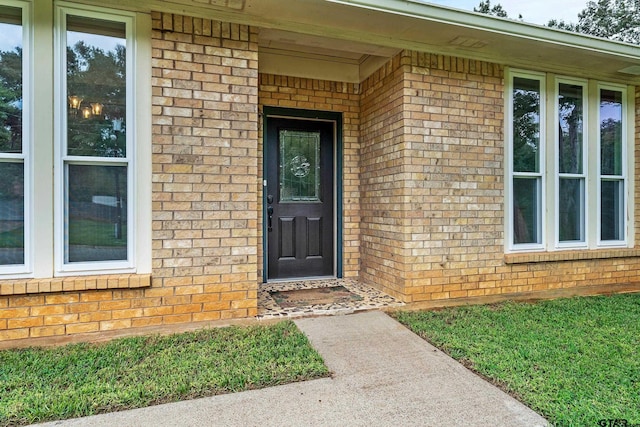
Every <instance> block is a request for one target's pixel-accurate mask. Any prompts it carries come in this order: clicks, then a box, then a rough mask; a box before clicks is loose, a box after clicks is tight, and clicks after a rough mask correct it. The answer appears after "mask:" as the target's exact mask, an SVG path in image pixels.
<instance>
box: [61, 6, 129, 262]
mask: <svg viewBox="0 0 640 427" xmlns="http://www.w3.org/2000/svg"><path fill="white" fill-rule="evenodd" d="M61 16H62V19H61V21H62V25H61V31H62V32H63V34H62V35H63V39H64V40H65V41H66V43H64V44H61V48H63V49H64V50H65V52H64V54H63V55H61V57H62V58H63V63H62V64H61V65H62V67H63V68H64V70H65V73H64V75H65V76H66V94H65V99H66V115H65V117H64V118H63V120H62V123H63V124H64V123H66V129H64V130H63V131H62V132H61V134H62V141H61V161H62V167H61V170H62V171H63V176H61V180H62V193H63V194H64V195H63V199H64V203H63V209H62V215H61V216H62V218H61V223H62V224H63V225H64V227H63V228H62V232H63V236H62V238H61V239H60V241H61V243H62V244H63V250H62V255H63V257H62V258H63V259H62V267H61V268H62V269H69V268H73V266H74V265H78V264H81V263H94V262H103V261H110V262H122V263H127V261H128V260H129V251H128V248H129V247H130V242H129V240H130V239H129V236H130V230H129V229H130V227H129V226H128V225H129V224H130V223H131V221H130V215H131V214H132V211H131V210H130V209H129V206H130V204H129V203H128V201H129V199H130V198H129V197H128V196H129V193H130V186H129V183H130V180H131V179H130V176H129V175H130V170H131V167H130V163H131V160H130V158H131V157H130V152H131V148H130V138H128V132H127V130H128V129H127V128H128V124H129V123H130V121H129V120H128V110H129V109H130V108H128V105H127V104H128V100H129V99H131V96H130V94H129V93H128V92H129V84H128V82H129V79H128V73H127V68H128V67H127V63H128V61H129V56H128V55H127V26H128V25H129V23H128V21H127V20H113V19H111V18H110V17H106V16H104V15H102V14H98V13H95V12H93V13H91V12H85V13H84V14H82V15H80V14H78V12H77V11H66V10H64V9H63V11H62V14H61Z"/></svg>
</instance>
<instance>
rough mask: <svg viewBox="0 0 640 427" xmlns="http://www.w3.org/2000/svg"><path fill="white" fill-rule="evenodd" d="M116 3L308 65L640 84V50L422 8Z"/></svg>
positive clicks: (409, 3)
mask: <svg viewBox="0 0 640 427" xmlns="http://www.w3.org/2000/svg"><path fill="white" fill-rule="evenodd" d="M77 1H81V2H84V3H91V4H102V3H104V2H103V1H98V0H77ZM109 3H110V5H112V6H114V7H117V6H119V7H123V8H127V9H134V10H140V11H152V10H154V11H165V12H172V13H181V14H187V15H192V16H197V17H206V18H211V19H216V20H221V21H228V22H236V23H242V24H247V25H252V26H255V27H258V28H260V32H261V35H262V37H261V38H260V43H261V47H262V48H263V52H264V53H266V54H269V53H268V49H275V50H278V51H279V53H280V54H281V55H282V54H284V53H285V52H287V55H286V56H290V55H291V54H294V55H295V53H296V52H298V53H299V54H300V55H301V57H302V58H305V57H306V56H308V54H317V55H320V56H322V57H323V59H324V60H328V59H330V58H335V59H336V64H340V63H343V62H342V61H344V60H345V59H349V58H350V55H349V54H350V53H356V54H361V56H360V60H359V61H360V62H361V63H364V62H366V61H367V59H366V58H374V59H375V58H385V57H386V58H388V57H390V56H392V52H395V51H399V50H401V49H411V50H417V51H423V52H429V53H436V54H443V55H453V56H459V57H464V58H470V59H476V60H484V61H488V62H494V63H499V64H503V65H508V66H512V67H520V68H528V69H534V70H541V71H551V72H557V73H564V74H568V75H575V76H582V77H594V78H602V79H610V80H612V81H620V82H625V83H631V84H640V76H637V75H634V74H629V73H624V72H620V70H624V69H629V67H635V66H640V48H638V46H634V45H629V44H624V43H617V42H612V41H608V40H604V39H599V38H594V37H588V36H583V35H578V34H574V33H569V32H566V31H560V30H553V29H550V28H546V27H543V26H539V25H533V24H526V23H522V22H520V21H515V20H509V19H502V18H496V17H492V16H487V15H483V14H479V13H474V12H467V11H461V10H457V9H452V8H448V7H444V6H439V5H433V4H428V3H425V2H421V1H417V0H138V1H137V2H131V1H130V0H110V2H109ZM284 33H288V34H291V33H293V34H295V35H296V37H295V38H293V39H291V38H289V42H285V41H283V40H281V39H282V37H281V36H282V35H283V34H284ZM291 41H292V42H291ZM292 48H293V50H291V49H292ZM376 49H378V50H377V51H376ZM389 49H390V50H389ZM374 52H378V53H374ZM367 55H368V56H367ZM315 59H319V58H315ZM350 59H353V58H350ZM632 69H633V68H632Z"/></svg>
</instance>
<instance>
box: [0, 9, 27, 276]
mask: <svg viewBox="0 0 640 427" xmlns="http://www.w3.org/2000/svg"><path fill="white" fill-rule="evenodd" d="M0 6H8V7H15V8H19V9H21V11H22V17H21V19H22V23H21V26H22V100H23V102H22V153H20V154H13V153H2V154H0V158H3V159H11V160H21V161H22V162H21V163H22V165H23V168H24V169H23V173H24V217H23V221H24V247H23V250H24V263H23V264H11V265H2V266H0V276H3V277H4V276H5V275H11V276H12V277H16V278H23V277H30V276H31V274H32V268H33V267H32V266H33V247H34V238H33V223H34V215H33V212H34V210H33V200H34V198H33V191H32V190H31V189H32V185H33V182H34V181H33V173H32V171H33V169H34V168H33V156H32V153H33V151H34V150H33V109H32V105H33V100H34V97H33V73H32V71H31V70H32V69H33V62H32V61H33V55H32V52H33V43H32V40H33V37H32V28H33V25H32V18H31V16H32V5H31V3H30V2H26V1H21V0H0ZM11 163H13V162H11ZM15 163H19V162H15Z"/></svg>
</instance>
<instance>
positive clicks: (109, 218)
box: [65, 165, 127, 262]
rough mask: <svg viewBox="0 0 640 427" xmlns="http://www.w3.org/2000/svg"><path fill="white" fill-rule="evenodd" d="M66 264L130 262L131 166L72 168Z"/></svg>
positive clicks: (66, 238)
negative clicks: (128, 171) (129, 167)
mask: <svg viewBox="0 0 640 427" xmlns="http://www.w3.org/2000/svg"><path fill="white" fill-rule="evenodd" d="M66 181H67V182H68V184H67V185H68V186H67V191H66V200H65V202H66V204H65V205H66V206H65V207H66V209H65V212H66V218H65V262H83V261H107V260H126V259H127V167H126V166H86V165H68V166H67V177H66Z"/></svg>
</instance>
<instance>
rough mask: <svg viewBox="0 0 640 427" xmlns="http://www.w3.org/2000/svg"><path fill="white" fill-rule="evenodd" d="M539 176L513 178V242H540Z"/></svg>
mask: <svg viewBox="0 0 640 427" xmlns="http://www.w3.org/2000/svg"><path fill="white" fill-rule="evenodd" d="M539 183H540V179H539V178H533V179H532V178H514V179H513V196H514V197H513V236H514V238H513V243H515V244H519V243H540V238H541V233H540V224H539V221H540V220H539V218H540V203H539V195H538V192H539V188H540V185H539Z"/></svg>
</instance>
